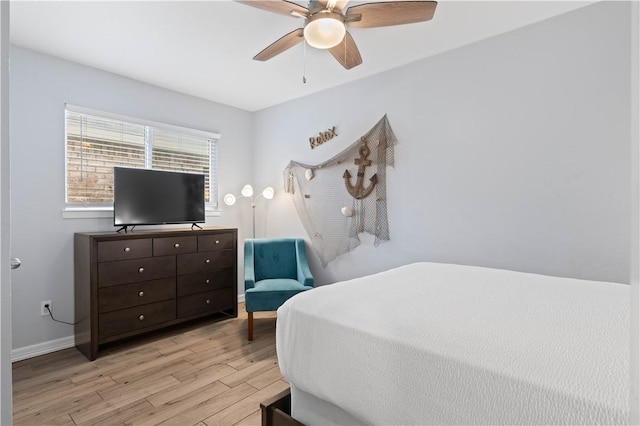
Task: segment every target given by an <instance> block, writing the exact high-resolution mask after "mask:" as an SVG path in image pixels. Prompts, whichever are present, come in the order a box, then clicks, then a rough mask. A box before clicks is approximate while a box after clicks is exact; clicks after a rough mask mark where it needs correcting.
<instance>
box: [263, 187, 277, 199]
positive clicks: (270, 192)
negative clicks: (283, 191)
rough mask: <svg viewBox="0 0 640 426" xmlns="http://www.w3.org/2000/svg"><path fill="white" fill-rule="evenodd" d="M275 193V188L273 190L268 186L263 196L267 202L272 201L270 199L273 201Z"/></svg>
mask: <svg viewBox="0 0 640 426" xmlns="http://www.w3.org/2000/svg"><path fill="white" fill-rule="evenodd" d="M274 193H275V192H274V190H273V188H272V187H270V186H267V187H266V188H265V189H264V191H262V196H263V197H264V198H266V199H267V200H270V199H272V198H273V194H274Z"/></svg>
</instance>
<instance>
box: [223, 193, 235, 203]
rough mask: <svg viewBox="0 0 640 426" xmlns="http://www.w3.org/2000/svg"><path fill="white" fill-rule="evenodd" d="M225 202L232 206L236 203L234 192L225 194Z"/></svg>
mask: <svg viewBox="0 0 640 426" xmlns="http://www.w3.org/2000/svg"><path fill="white" fill-rule="evenodd" d="M224 203H225V204H226V205H228V206H232V205H234V204H235V203H236V197H235V195H233V194H227V195H225V196H224Z"/></svg>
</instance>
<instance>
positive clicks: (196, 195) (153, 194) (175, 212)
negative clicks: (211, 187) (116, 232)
mask: <svg viewBox="0 0 640 426" xmlns="http://www.w3.org/2000/svg"><path fill="white" fill-rule="evenodd" d="M204 218H205V214H204V175H199V174H192V173H178V172H165V171H159V170H148V169H129V168H125V167H114V168H113V224H114V226H121V227H122V228H123V229H125V231H126V229H127V227H128V226H135V225H163V224H174V223H192V224H195V223H202V222H204Z"/></svg>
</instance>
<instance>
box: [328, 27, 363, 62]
mask: <svg viewBox="0 0 640 426" xmlns="http://www.w3.org/2000/svg"><path fill="white" fill-rule="evenodd" d="M329 52H331V54H332V55H333V57H334V58H336V61H338V62H340V65H342V66H343V67H345V68H346V69H348V70H350V69H351V68H353V67H357V66H358V65H360V64H361V63H362V56H360V51H359V50H358V46H356V42H355V41H353V37H351V34H349V32H348V31H347V33H346V34H345V35H344V39H343V40H342V43H340V44H338V45H337V46H334V47H332V48H331V49H329Z"/></svg>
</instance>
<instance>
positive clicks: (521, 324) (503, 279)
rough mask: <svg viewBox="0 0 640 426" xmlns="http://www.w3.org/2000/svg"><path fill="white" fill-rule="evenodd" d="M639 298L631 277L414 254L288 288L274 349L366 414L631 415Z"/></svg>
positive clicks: (474, 417) (309, 385) (426, 419)
mask: <svg viewBox="0 0 640 426" xmlns="http://www.w3.org/2000/svg"><path fill="white" fill-rule="evenodd" d="M629 304H630V295H629V286H628V285H623V284H616V283H606V282H596V281H585V280H575V279H567V278H555V277H548V276H543V275H535V274H526V273H519V272H512V271H505V270H499V269H488V268H478V267H471V266H460V265H448V264H435V263H416V264H411V265H407V266H403V267H400V268H396V269H392V270H389V271H386V272H382V273H379V274H375V275H371V276H368V277H363V278H358V279H354V280H350V281H344V282H341V283H336V284H332V285H327V286H322V287H318V288H316V289H314V290H312V291H308V292H304V293H301V294H299V295H296V296H295V297H293V298H292V299H290V300H289V301H287V302H286V303H285V304H284V305H283V306H281V307H280V309H278V321H277V332H276V334H277V340H276V345H277V352H278V362H279V365H280V369H281V371H282V374H283V376H284V377H285V378H286V379H287V380H288V381H289V382H290V383H291V384H292V385H294V386H295V387H296V388H298V389H300V390H302V391H304V392H307V393H309V394H311V395H313V396H315V397H317V398H319V399H321V400H324V401H327V402H328V403H330V404H334V405H336V406H337V407H339V408H341V409H343V410H345V411H346V412H348V413H349V414H350V415H352V416H353V417H354V418H355V419H358V420H359V421H361V422H362V423H369V424H381V425H409V424H626V423H627V422H628V398H629V396H628V391H629V321H630V319H629ZM292 409H293V410H294V411H293V415H294V417H296V413H295V407H293V408H292ZM299 420H302V421H303V422H304V419H299ZM309 426H310V425H309Z"/></svg>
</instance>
